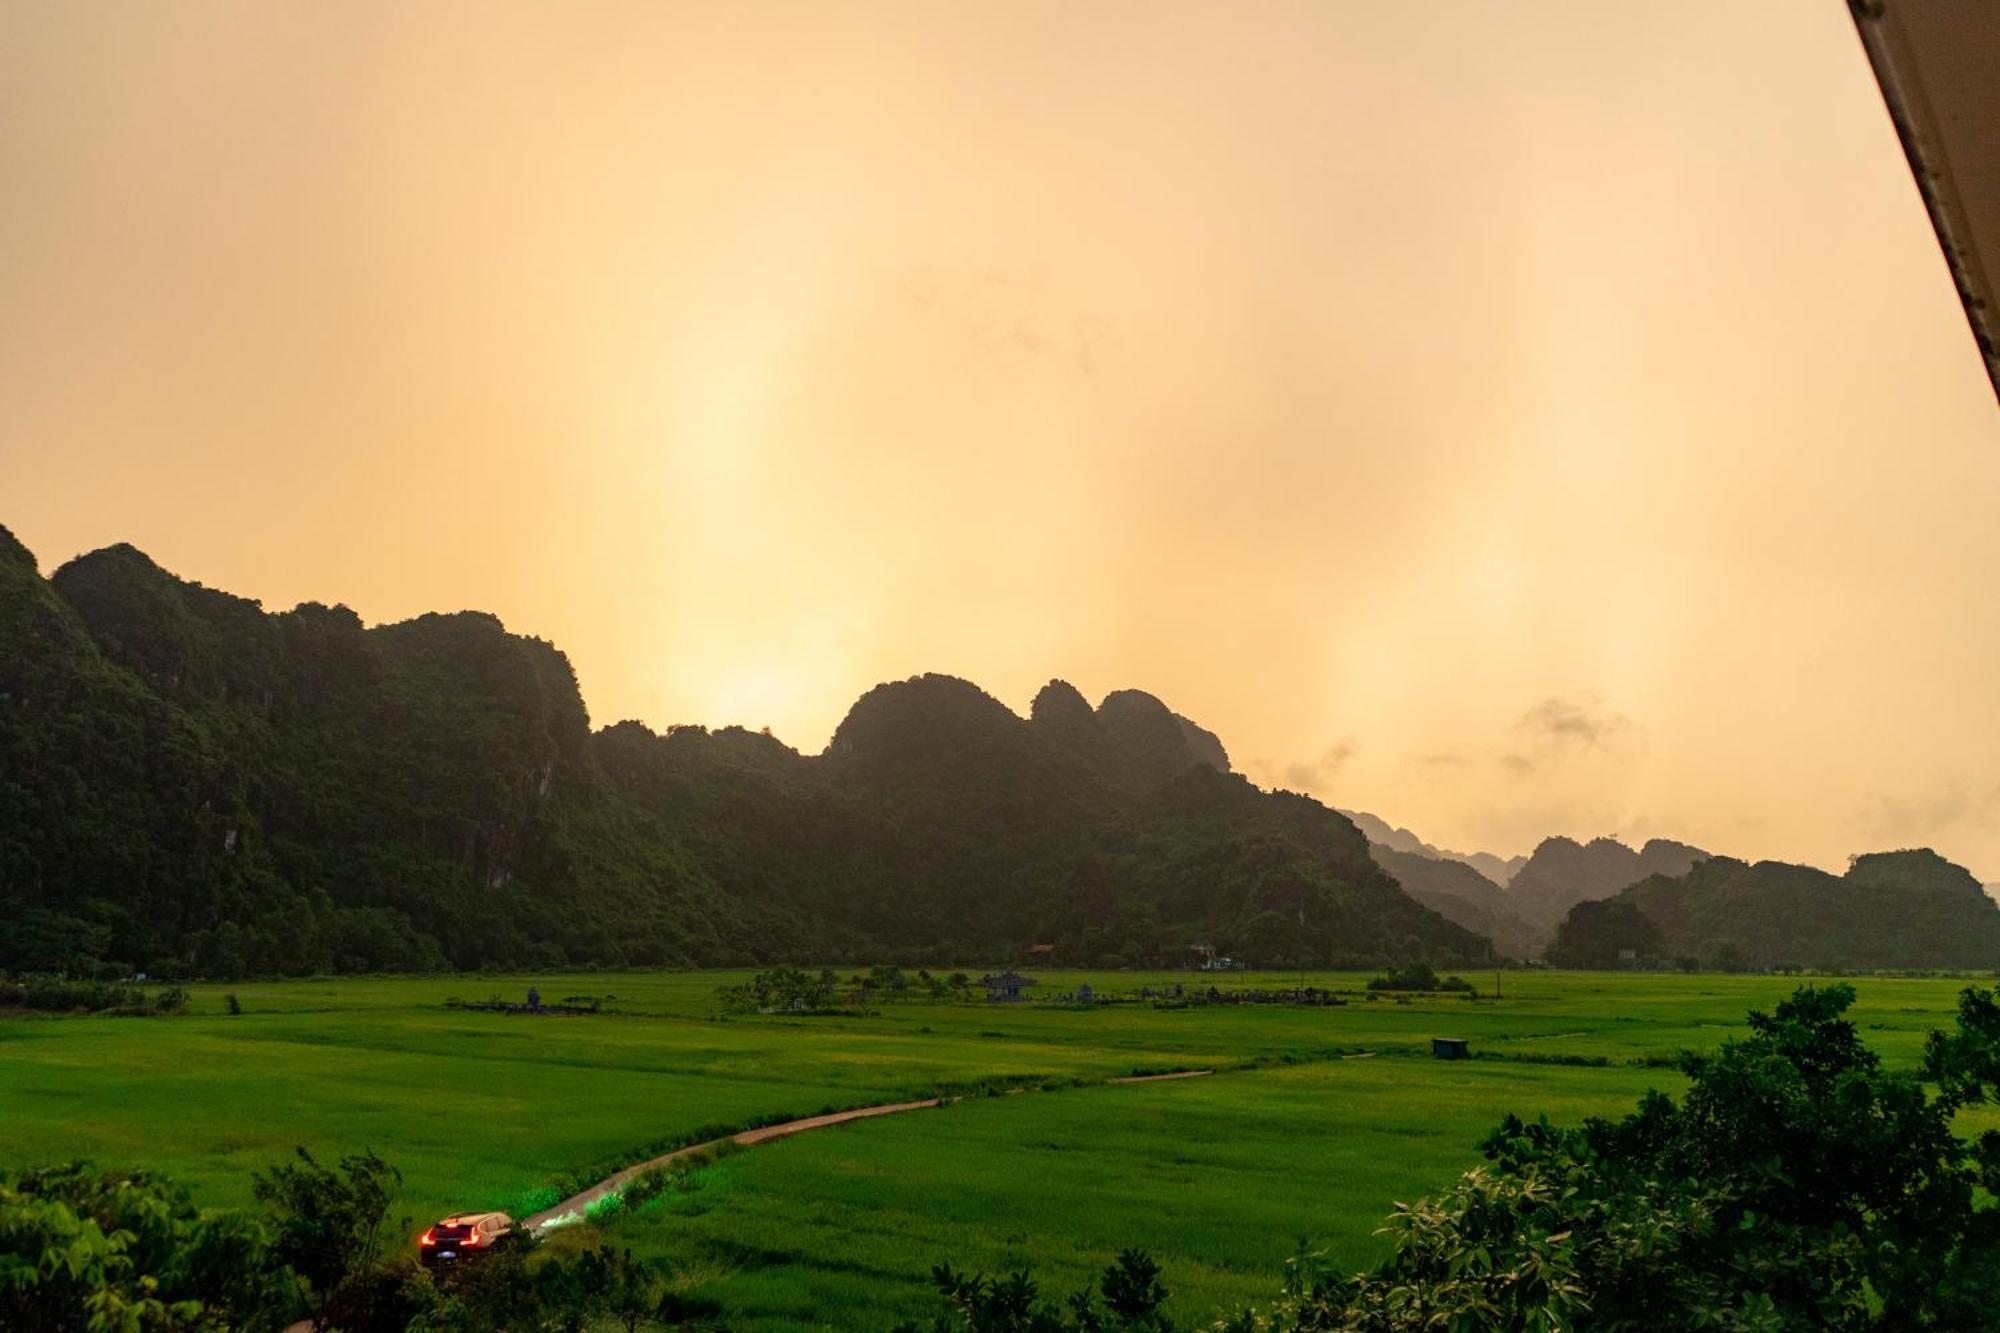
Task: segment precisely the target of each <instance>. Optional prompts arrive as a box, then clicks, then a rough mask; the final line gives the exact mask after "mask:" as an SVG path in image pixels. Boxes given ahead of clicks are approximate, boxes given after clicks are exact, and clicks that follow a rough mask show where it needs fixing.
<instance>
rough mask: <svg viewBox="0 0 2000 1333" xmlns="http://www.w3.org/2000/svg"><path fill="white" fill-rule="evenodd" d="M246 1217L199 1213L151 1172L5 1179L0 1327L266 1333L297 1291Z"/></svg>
mask: <svg viewBox="0 0 2000 1333" xmlns="http://www.w3.org/2000/svg"><path fill="white" fill-rule="evenodd" d="M266 1256H267V1250H266V1237H265V1234H264V1232H263V1230H262V1228H260V1227H259V1226H258V1225H257V1224H256V1223H255V1222H254V1221H251V1220H249V1219H247V1218H245V1217H243V1216H241V1215H240V1214H233V1213H221V1214H202V1213H199V1212H197V1211H196V1210H195V1208H194V1205H193V1204H192V1203H191V1202H190V1201H189V1199H188V1196H187V1194H186V1192H185V1191H183V1190H180V1189H178V1188H175V1187H174V1186H172V1185H169V1184H167V1183H166V1182H164V1181H160V1180H156V1179H154V1178H153V1177H150V1176H148V1175H146V1174H144V1173H140V1174H136V1175H117V1174H113V1173H108V1172H105V1173H100V1172H94V1171H91V1170H89V1169H88V1168H86V1167H84V1166H81V1165H71V1166H64V1167H56V1168H51V1169H47V1170H39V1171H27V1172H23V1173H21V1174H20V1175H19V1176H17V1177H15V1178H13V1179H11V1180H7V1181H4V1182H0V1328H5V1329H7V1330H9V1333H85V1331H86V1330H88V1331H89V1333H106V1331H108V1330H119V1331H120V1333H128V1331H129V1333H211V1331H213V1333H223V1330H232V1329H233V1330H238V1333H259V1331H260V1330H266V1329H273V1328H276V1327H277V1326H278V1325H279V1324H280V1323H281V1322H282V1318H283V1315H284V1314H285V1312H286V1311H287V1309H288V1308H289V1301H290V1297H291V1292H290V1288H289V1285H288V1283H287V1282H286V1280H285V1278H284V1276H283V1275H282V1274H281V1273H278V1272H275V1271H273V1269H272V1268H271V1267H270V1266H269V1265H268V1263H267V1261H266Z"/></svg>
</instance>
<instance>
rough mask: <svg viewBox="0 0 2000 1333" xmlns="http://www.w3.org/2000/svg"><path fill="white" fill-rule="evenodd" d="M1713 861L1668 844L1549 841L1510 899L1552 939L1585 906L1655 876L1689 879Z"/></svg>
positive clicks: (1544, 842)
mask: <svg viewBox="0 0 2000 1333" xmlns="http://www.w3.org/2000/svg"><path fill="white" fill-rule="evenodd" d="M1707 859H1708V853H1707V852H1705V851H1703V850H1702V849H1701V848H1699V847H1691V846H1689V845H1688V844H1686V843H1683V842H1674V841H1672V840H1670V839H1667V838H1653V839H1650V840H1648V841H1647V843H1646V844H1645V846H1643V847H1641V848H1640V849H1639V850H1638V851H1636V852H1635V851H1633V850H1632V849H1631V848H1630V847H1627V846H1626V845H1625V844H1624V843H1622V842H1620V841H1618V839H1616V838H1608V837H1606V838H1592V839H1591V840H1590V841H1589V842H1588V843H1579V842H1577V841H1576V840H1575V839H1574V838H1565V837H1553V838H1545V839H1543V840H1542V843H1541V845H1540V846H1538V847H1536V848H1535V851H1534V854H1533V855H1532V856H1530V857H1529V858H1528V862H1527V864H1526V865H1524V866H1522V867H1521V869H1520V871H1519V872H1518V873H1516V874H1515V876H1514V879H1513V882H1512V883H1510V884H1509V885H1508V886H1507V898H1508V901H1509V902H1510V903H1512V904H1513V907H1514V910H1515V911H1517V912H1519V913H1520V914H1521V916H1522V917H1523V918H1524V919H1525V920H1526V921H1527V922H1528V923H1529V924H1530V925H1532V926H1533V927H1535V928H1536V929H1537V930H1539V931H1542V932H1544V933H1547V932H1551V931H1553V930H1554V929H1555V927H1556V925H1557V923H1559V922H1560V921H1561V920H1562V919H1563V917H1564V916H1565V915H1566V914H1567V913H1568V912H1569V910H1570V908H1572V907H1574V906H1576V905H1577V904H1578V903H1580V902H1588V901H1593V900H1595V899H1599V898H1609V897H1610V896H1611V895H1613V894H1615V893H1617V892H1618V891H1619V890H1621V889H1623V888H1625V887H1626V886H1627V885H1630V884H1635V883H1637V882H1638V881H1639V880H1642V879H1645V878H1646V877H1647V876H1649V875H1668V876H1678V875H1684V874H1686V873H1687V872H1688V871H1689V870H1691V869H1693V868H1694V866H1695V865H1696V864H1697V863H1699V862H1701V861H1704V860H1707Z"/></svg>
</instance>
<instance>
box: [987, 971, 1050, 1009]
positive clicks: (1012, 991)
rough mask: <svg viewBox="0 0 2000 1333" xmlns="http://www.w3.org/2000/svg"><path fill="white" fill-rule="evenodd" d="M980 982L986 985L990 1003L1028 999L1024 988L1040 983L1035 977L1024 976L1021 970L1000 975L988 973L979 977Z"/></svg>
mask: <svg viewBox="0 0 2000 1333" xmlns="http://www.w3.org/2000/svg"><path fill="white" fill-rule="evenodd" d="M979 984H980V985H982V986H984V987H986V1002H987V1003H988V1004H1006V1003H1009V1002H1010V1001H1013V1000H1025V999H1027V998H1028V997H1027V996H1025V995H1023V994H1021V991H1022V988H1024V987H1027V986H1034V985H1038V984H1039V983H1038V982H1037V981H1036V980H1035V979H1034V978H1033V977H1024V976H1022V975H1021V974H1020V973H1019V972H1015V971H1012V970H1009V971H1006V972H1002V973H1000V975H998V976H994V975H992V974H991V973H988V974H987V975H986V976H983V977H981V978H980V979H979Z"/></svg>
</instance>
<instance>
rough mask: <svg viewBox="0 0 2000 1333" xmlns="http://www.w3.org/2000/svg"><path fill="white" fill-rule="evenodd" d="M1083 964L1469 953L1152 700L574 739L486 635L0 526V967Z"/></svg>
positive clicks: (889, 697) (513, 651)
mask: <svg viewBox="0 0 2000 1333" xmlns="http://www.w3.org/2000/svg"><path fill="white" fill-rule="evenodd" d="M1032 943H1048V944H1054V945H1055V946H1057V949H1058V952H1059V953H1060V955H1061V956H1062V957H1063V959H1064V960H1065V961H1068V962H1073V963H1080V964H1089V965H1096V966H1118V965H1126V964H1132V965H1139V964H1153V965H1158V964H1176V963H1181V962H1185V961H1187V960H1188V959H1189V958H1190V957H1191V950H1192V947H1193V946H1195V945H1205V946H1208V947H1210V948H1212V949H1214V950H1216V951H1218V952H1222V953H1226V954H1229V955H1231V956H1234V957H1237V958H1241V959H1246V960H1248V961H1251V962H1253V963H1256V964H1260V965H1269V966H1287V967H1289V966H1352V967H1374V966H1379V965H1383V964H1387V963H1395V962H1401V961H1406V960H1408V959H1412V958H1429V959H1431V960H1433V961H1434V962H1436V963H1437V964H1439V965H1441V966H1449V965H1471V964H1476V963H1482V962H1485V961H1486V960H1487V959H1488V958H1489V957H1490V946H1489V945H1488V943H1487V941H1486V940H1485V939H1484V938H1482V937H1481V936H1479V935H1477V934H1475V933H1474V932H1471V931H1468V930H1465V929H1463V928H1461V927H1459V926H1456V925H1453V924H1452V923H1451V922H1449V921H1447V920H1445V919H1444V918H1442V917H1440V916H1439V915H1437V914H1436V913H1435V912H1433V911H1431V910H1429V909H1428V908H1425V907H1423V906H1421V905H1419V904H1418V903H1416V902H1415V901H1413V900H1412V899H1411V898H1410V897H1408V896H1407V895H1406V894H1404V893H1403V892H1402V891H1401V890H1400V889H1399V888H1398V887H1397V886H1396V884H1395V882H1394V881H1393V880H1392V879H1391V878H1389V876H1387V875H1386V874H1384V873H1383V872H1382V871H1381V870H1380V869H1379V868H1378V867H1377V866H1376V865H1375V864H1374V863H1373V861H1372V860H1371V859H1370V858H1369V855H1368V850H1367V844H1366V842H1365V840H1364V839H1363V838H1362V837H1361V836H1360V834H1359V833H1358V832H1357V831H1356V830H1355V829H1354V826H1353V825H1352V824H1351V823H1349V822H1348V821H1347V820H1346V819H1345V818H1344V817H1342V816H1340V815H1338V814H1336V813H1334V812H1333V811H1331V810H1328V809H1326V808H1325V807H1324V806H1321V805H1319V804H1318V803H1317V802H1314V801H1311V800H1308V799H1306V798H1304V797H1298V796H1290V795H1285V794H1274V793H1266V792H1262V791H1259V790H1257V789H1256V788H1254V787H1252V786H1251V785H1250V784H1249V783H1248V782H1246V781H1245V780H1243V779H1242V778H1241V777H1239V776H1236V775H1234V774H1232V773H1230V772H1229V771H1228V758H1227V755H1226V753H1225V752H1224V751H1223V748H1222V746H1221V744H1220V742H1218V741H1217V740H1216V739H1215V737H1213V736H1212V735H1210V734H1209V733H1207V732H1205V731H1203V730H1202V729H1201V728H1199V727H1197V726H1195V725H1194V724H1193V723H1191V722H1189V721H1188V720H1187V719H1185V718H1182V717H1179V716H1178V715H1176V714H1174V713H1173V712H1172V711H1170V710H1169V709H1168V708H1166V707H1165V705H1163V704H1161V703H1160V702H1159V701H1158V700H1157V699H1154V698H1152V697H1151V696H1149V695H1145V694H1141V693H1138V692H1136V691H1121V692H1118V693H1115V694H1113V695H1111V696H1109V697H1107V698H1106V699H1105V700H1104V701H1103V702H1102V703H1101V704H1100V705H1099V706H1098V707H1095V708H1093V707H1092V706H1091V705H1090V704H1089V703H1088V702H1087V701H1085V700H1084V699H1083V697H1082V696H1081V695H1080V694H1078V693H1077V692H1076V691H1075V690H1074V689H1073V688H1071V687H1069V686H1067V685H1064V684H1062V683H1060V682H1054V683H1052V684H1051V685H1050V686H1049V688H1048V689H1046V690H1044V691H1043V692H1042V694H1041V696H1040V697H1038V698H1037V699H1036V701H1035V706H1034V709H1033V712H1032V715H1031V716H1030V717H1027V718H1022V717H1020V716H1018V715H1016V714H1014V713H1012V712H1011V711H1009V710H1008V709H1007V708H1005V707H1004V706H1002V705H1001V704H1000V703H998V702H997V701H996V700H994V699H992V698H991V697H990V696H988V695H986V694H985V693H983V692H982V691H980V690H979V689H978V688H977V687H975V686H973V685H970V684H968V683H966V682H964V681H959V680H953V679H950V678H947V677H941V676H925V677H921V678H918V679H915V680H910V681H904V682H900V683H896V684H891V685H884V686H880V687H878V688H876V689H875V690H872V691H870V692H869V693H868V694H867V695H866V696H864V697H863V698H862V699H861V700H860V701H859V702H857V703H856V705H855V706H854V708H853V710H852V711H851V712H850V713H849V715H848V717H847V719H846V720H845V721H844V722H843V723H842V725H841V727H840V729H839V731H838V732H837V734H836V735H835V737H834V740H833V743H832V744H831V745H830V746H829V748H828V750H827V752H826V753H825V754H824V755H819V756H806V755H801V754H799V753H798V752H797V751H795V750H792V749H790V748H789V747H787V746H785V745H783V744H781V743H780V742H778V741H776V740H774V739H772V738H771V737H769V736H767V735H762V734H758V733H753V732H748V731H744V730H742V729H738V728H729V729H723V730H719V731H713V732H711V731H708V730H705V729H702V728H695V727H687V728H675V729H671V730H669V731H668V732H667V733H666V734H664V735H658V734H655V733H653V732H651V731H650V730H648V729H647V728H645V727H643V726H641V725H639V724H637V723H631V722H627V723H621V724H618V725H616V726H612V727H608V728H605V729H602V730H597V731H593V730H592V729H591V727H590V725H589V722H588V719H587V717H586V715H585V711H584V707H583V703H582V699H581V696H580V695H579V693H578V690H577V685H576V681H575V678H574V676H573V674H572V673H571V670H570V667H569V663H568V661H567V660H566V659H565V658H564V657H563V655H562V654H561V653H560V652H559V651H557V650H556V649H555V648H554V647H553V646H551V645H550V644H547V643H544V642H541V641H539V640H534V639H527V638H522V637H520V636H517V635H512V634H509V633H507V632H506V631H505V629H504V628H503V627H502V626H501V625H500V623H499V622H498V621H497V620H495V619H494V618H493V617H491V616H487V615H482V614H477V613H470V612H468V613H461V614H457V615H427V616H421V617H419V618H417V619H415V620H412V621H408V622H405V623H402V624H396V625H385V626H379V627H375V628H372V629H371V628H366V627H364V626H363V625H362V623H361V621H360V619H359V618H358V617H357V616H355V615H354V613H353V612H351V611H349V610H347V609H346V608H344V607H338V606H331V607H330V606H323V605H319V604H317V603H307V604H304V605H301V606H299V607H297V608H295V609H293V610H291V611H286V612H282V613H278V614H268V613H266V612H265V611H264V610H263V609H262V608H261V607H259V606H258V605H257V604H256V603H254V602H250V601H246V600H244V599H242V598H238V597H233V596H230V595H229V594H227V593H223V592H219V591H216V590H213V589H209V588H204V587H202V586H200V585H199V584H194V583H189V582H186V581H184V580H181V579H178V578H175V577H174V576H173V575H171V574H169V573H167V572H166V571H164V570H162V569H160V568H159V567H158V566H157V565H155V564H154V563H153V562H152V561H150V560H149V559H147V558H146V557H145V556H144V555H143V554H141V553H140V552H138V551H136V550H133V549H132V548H130V547H124V546H119V547H112V548H109V549H106V550H103V551H97V552H93V553H91V554H89V555H86V556H83V557H80V558H79V559H77V560H74V561H72V562H70V563H69V564H67V565H65V566H63V567H62V568H61V569H59V570H57V571H56V572H55V573H54V575H52V576H51V577H50V578H47V579H44V578H43V577H42V576H41V575H40V573H39V572H38V570H37V568H36V566H35V562H34V560H33V557H32V556H31V555H30V554H29V553H28V552H27V551H26V550H25V549H24V548H22V547H21V546H20V545H19V543H18V542H16V541H14V539H13V538H12V537H11V535H9V534H7V533H6V532H5V530H4V529H0V970H13V971H16V972H22V971H35V972H58V973H64V974H69V975H79V976H93V975H102V976H106V977H116V976H121V975H128V974H129V973H131V972H133V971H146V972H150V973H152V974H153V975H155V976H160V977H166V978H177V977H183V976H189V975H200V976H207V977H215V978H232V977H238V976H248V975H284V974H305V973H316V972H363V971H377V970H402V971H429V970H441V969H451V968H461V969H469V968H556V967H563V966H592V965H603V966H624V965H692V964H700V965H722V964H761V963H766V962H778V961H785V960H796V959H801V958H808V957H810V958H814V959H826V960H831V961H835V962H864V961H866V962H874V961H882V960H887V961H890V962H895V963H902V964H916V963H919V962H931V963H935V962H938V961H941V960H942V961H953V962H963V963H966V964H979V965H990V964H991V963H993V962H996V961H999V960H1002V959H1005V958H1008V957H1011V956H1014V955H1015V954H1016V953H1017V952H1018V951H1019V950H1020V949H1021V948H1023V947H1024V946H1026V945H1028V944H1032Z"/></svg>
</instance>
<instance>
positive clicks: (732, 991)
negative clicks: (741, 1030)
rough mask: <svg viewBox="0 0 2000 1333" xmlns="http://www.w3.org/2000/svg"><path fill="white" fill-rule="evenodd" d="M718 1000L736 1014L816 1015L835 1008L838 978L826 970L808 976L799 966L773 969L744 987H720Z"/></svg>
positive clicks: (753, 978)
mask: <svg viewBox="0 0 2000 1333" xmlns="http://www.w3.org/2000/svg"><path fill="white" fill-rule="evenodd" d="M715 997H716V999H717V1001H719V1002H720V1003H721V1005H722V1007H723V1008H725V1009H728V1010H731V1011H733V1012H736V1013H757V1012H772V1011H775V1012H785V1013H814V1012H817V1011H819V1010H822V1009H826V1008H829V1007H831V1006H832V1004H833V1000H834V976H833V972H832V971H831V970H830V969H826V968H822V969H821V970H820V971H819V973H818V974H817V975H808V974H807V973H805V972H804V971H802V970H800V969H799V968H796V967H773V968H768V969H766V970H765V971H762V972H759V973H758V974H757V975H756V976H754V977H752V978H750V980H749V981H748V982H746V983H744V984H743V985H740V986H722V987H718V988H717V990H716V992H715Z"/></svg>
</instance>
